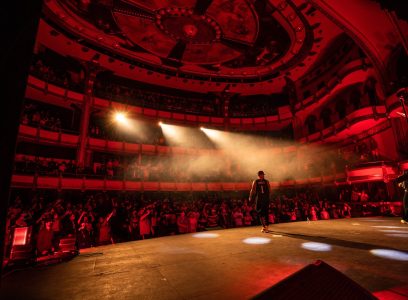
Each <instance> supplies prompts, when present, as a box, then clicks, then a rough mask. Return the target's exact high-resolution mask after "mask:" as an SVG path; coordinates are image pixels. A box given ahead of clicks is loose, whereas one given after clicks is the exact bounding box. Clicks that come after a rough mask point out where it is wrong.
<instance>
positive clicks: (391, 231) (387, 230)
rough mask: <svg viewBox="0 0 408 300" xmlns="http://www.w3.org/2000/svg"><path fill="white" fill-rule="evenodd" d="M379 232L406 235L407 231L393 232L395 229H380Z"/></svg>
mask: <svg viewBox="0 0 408 300" xmlns="http://www.w3.org/2000/svg"><path fill="white" fill-rule="evenodd" d="M380 231H381V232H387V233H408V231H404V230H395V229H382V230H380Z"/></svg>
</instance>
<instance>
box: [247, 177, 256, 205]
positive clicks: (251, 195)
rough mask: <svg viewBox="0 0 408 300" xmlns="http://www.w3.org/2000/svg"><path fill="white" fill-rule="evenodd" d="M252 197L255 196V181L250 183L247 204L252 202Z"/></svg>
mask: <svg viewBox="0 0 408 300" xmlns="http://www.w3.org/2000/svg"><path fill="white" fill-rule="evenodd" d="M254 195H255V180H254V181H252V186H251V191H250V192H249V198H248V201H249V202H251V201H252V198H253V196H254Z"/></svg>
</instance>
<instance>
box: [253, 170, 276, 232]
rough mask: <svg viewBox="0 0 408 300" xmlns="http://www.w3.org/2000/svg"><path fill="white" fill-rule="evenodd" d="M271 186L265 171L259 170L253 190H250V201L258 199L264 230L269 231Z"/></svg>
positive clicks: (259, 213) (257, 205)
mask: <svg viewBox="0 0 408 300" xmlns="http://www.w3.org/2000/svg"><path fill="white" fill-rule="evenodd" d="M270 190H271V187H270V185H269V181H268V180H266V179H265V173H264V171H259V172H258V179H256V180H254V181H253V182H252V187H251V191H250V192H249V199H248V200H249V202H251V200H252V199H256V210H257V212H258V215H259V219H260V220H261V224H262V230H261V231H262V232H268V225H269V222H268V213H269V193H270Z"/></svg>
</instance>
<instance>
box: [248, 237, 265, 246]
mask: <svg viewBox="0 0 408 300" xmlns="http://www.w3.org/2000/svg"><path fill="white" fill-rule="evenodd" d="M243 242H244V243H245V244H250V245H263V244H268V243H270V242H271V239H268V238H264V237H250V238H246V239H244V240H243Z"/></svg>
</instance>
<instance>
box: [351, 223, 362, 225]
mask: <svg viewBox="0 0 408 300" xmlns="http://www.w3.org/2000/svg"><path fill="white" fill-rule="evenodd" d="M351 225H360V223H351Z"/></svg>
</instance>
